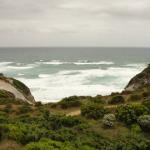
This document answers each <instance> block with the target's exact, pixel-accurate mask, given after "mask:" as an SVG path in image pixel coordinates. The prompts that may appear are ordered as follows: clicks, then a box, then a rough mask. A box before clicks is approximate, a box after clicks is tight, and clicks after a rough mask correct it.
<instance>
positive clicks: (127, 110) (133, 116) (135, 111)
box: [116, 104, 149, 125]
mask: <svg viewBox="0 0 150 150" xmlns="http://www.w3.org/2000/svg"><path fill="white" fill-rule="evenodd" d="M148 113H149V110H148V108H147V107H145V106H144V105H140V104H128V105H121V106H119V107H118V108H117V110H116V117H117V119H118V120H119V121H122V122H124V123H125V124H127V125H131V124H134V123H136V122H137V118H138V117H139V116H140V115H144V114H148Z"/></svg>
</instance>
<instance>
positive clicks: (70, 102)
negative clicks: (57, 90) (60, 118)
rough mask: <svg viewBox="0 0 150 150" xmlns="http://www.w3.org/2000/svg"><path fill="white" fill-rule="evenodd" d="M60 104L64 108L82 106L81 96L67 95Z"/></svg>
mask: <svg viewBox="0 0 150 150" xmlns="http://www.w3.org/2000/svg"><path fill="white" fill-rule="evenodd" d="M59 105H60V106H61V108H63V109H66V108H69V107H77V106H80V101H79V97H77V96H71V97H66V98H64V99H62V100H61V101H60V102H59Z"/></svg>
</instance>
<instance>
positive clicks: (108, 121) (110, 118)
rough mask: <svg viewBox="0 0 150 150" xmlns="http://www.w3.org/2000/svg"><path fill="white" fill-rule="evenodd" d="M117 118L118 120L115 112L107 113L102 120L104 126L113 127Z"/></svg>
mask: <svg viewBox="0 0 150 150" xmlns="http://www.w3.org/2000/svg"><path fill="white" fill-rule="evenodd" d="M115 120H116V117H115V115H114V114H106V115H104V117H103V120H102V122H103V125H104V127H109V128H111V127H113V126H114V122H115Z"/></svg>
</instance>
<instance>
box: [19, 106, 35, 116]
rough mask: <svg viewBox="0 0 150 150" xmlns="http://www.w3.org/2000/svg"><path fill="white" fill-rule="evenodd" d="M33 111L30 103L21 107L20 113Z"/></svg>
mask: <svg viewBox="0 0 150 150" xmlns="http://www.w3.org/2000/svg"><path fill="white" fill-rule="evenodd" d="M31 111H32V108H31V107H30V106H29V105H28V104H24V105H22V106H20V107H19V112H18V113H19V114H24V113H29V112H31Z"/></svg>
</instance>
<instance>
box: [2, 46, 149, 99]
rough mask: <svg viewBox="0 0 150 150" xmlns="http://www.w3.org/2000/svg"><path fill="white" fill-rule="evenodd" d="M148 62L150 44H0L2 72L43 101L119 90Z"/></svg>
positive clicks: (105, 93) (104, 93)
mask: <svg viewBox="0 0 150 150" xmlns="http://www.w3.org/2000/svg"><path fill="white" fill-rule="evenodd" d="M149 63H150V48H121V47H120V48H111V47H109V48H106V47H105V48H102V47H101V48H98V47H97V48H92V47H88V48H86V47H82V48H79V47H76V48H71V47H66V48H65V47H64V48H61V47H59V48H56V47H55V48H52V47H51V48H48V47H47V48H42V47H38V48H35V47H34V48H29V47H28V48H10V47H9V48H0V73H3V74H5V75H6V76H9V77H14V78H16V79H18V80H20V81H22V82H24V83H25V84H26V85H27V86H28V87H29V88H30V89H31V92H32V94H33V95H34V97H35V99H36V100H37V101H42V102H57V101H59V100H61V99H62V98H64V97H68V96H72V95H90V96H96V95H107V94H110V93H111V92H120V91H122V90H123V89H124V87H125V86H126V85H127V83H128V82H129V80H130V79H131V78H132V77H133V76H135V75H136V74H137V73H139V72H140V71H142V70H143V69H144V68H145V67H146V66H147V64H149Z"/></svg>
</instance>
